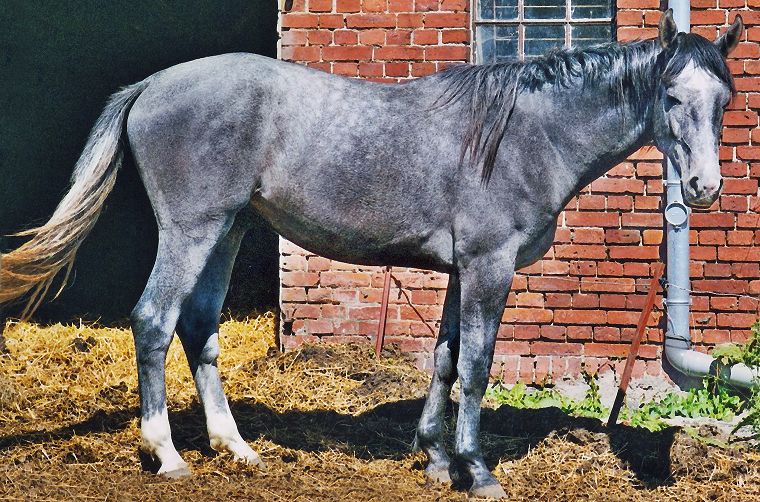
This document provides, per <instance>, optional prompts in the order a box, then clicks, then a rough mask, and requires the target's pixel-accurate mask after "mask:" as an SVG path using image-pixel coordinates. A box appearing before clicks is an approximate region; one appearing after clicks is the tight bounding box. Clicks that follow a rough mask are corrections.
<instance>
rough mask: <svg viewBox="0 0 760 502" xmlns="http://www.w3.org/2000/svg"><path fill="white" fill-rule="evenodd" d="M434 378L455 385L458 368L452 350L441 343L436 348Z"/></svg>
mask: <svg viewBox="0 0 760 502" xmlns="http://www.w3.org/2000/svg"><path fill="white" fill-rule="evenodd" d="M433 376H434V378H438V379H439V380H440V381H441V382H443V383H445V384H446V385H453V384H454V381H455V380H456V377H457V375H456V368H455V366H454V360H453V357H452V353H451V350H450V349H449V348H448V347H447V346H446V345H445V344H441V345H439V346H438V347H437V348H436V349H435V367H434V368H433Z"/></svg>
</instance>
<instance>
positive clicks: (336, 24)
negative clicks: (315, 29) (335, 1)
mask: <svg viewBox="0 0 760 502" xmlns="http://www.w3.org/2000/svg"><path fill="white" fill-rule="evenodd" d="M319 27H320V28H343V27H344V22H343V14H320V15H319Z"/></svg>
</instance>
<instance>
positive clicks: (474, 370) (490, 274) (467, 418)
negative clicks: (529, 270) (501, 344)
mask: <svg viewBox="0 0 760 502" xmlns="http://www.w3.org/2000/svg"><path fill="white" fill-rule="evenodd" d="M512 256H513V255H512V253H510V252H509V251H504V250H502V251H500V252H498V253H493V254H490V255H488V256H479V257H476V258H473V259H470V260H463V262H464V263H463V265H462V266H460V268H459V278H460V283H461V303H462V304H461V308H460V316H461V319H460V347H459V359H458V362H457V372H458V373H459V383H460V385H461V393H460V400H459V415H458V416H457V430H456V444H455V448H454V452H455V457H454V463H453V464H452V472H453V473H456V474H458V473H461V472H462V471H464V472H465V473H466V474H469V476H470V477H471V478H472V485H471V488H470V494H471V495H473V496H476V497H494V498H503V497H506V493H505V492H504V489H503V488H502V487H501V485H500V484H499V482H498V481H497V480H496V478H495V477H494V476H493V475H492V474H491V473H490V471H489V470H488V468H487V467H486V464H485V462H484V460H483V454H482V453H481V450H480V442H479V440H478V433H479V431H480V405H481V401H482V400H483V394H484V393H485V390H486V386H487V385H488V376H489V370H490V368H491V363H492V362H493V352H494V346H495V345H496V333H497V331H498V328H499V323H500V321H501V316H502V314H503V312H504V304H505V302H506V298H507V293H508V292H509V288H510V285H511V282H512V276H513V274H514V259H513V258H512Z"/></svg>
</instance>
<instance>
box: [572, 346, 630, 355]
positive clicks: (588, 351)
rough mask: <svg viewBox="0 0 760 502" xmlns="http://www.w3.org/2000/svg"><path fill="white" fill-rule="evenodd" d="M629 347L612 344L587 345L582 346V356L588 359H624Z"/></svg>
mask: <svg viewBox="0 0 760 502" xmlns="http://www.w3.org/2000/svg"><path fill="white" fill-rule="evenodd" d="M628 348H629V346H628V345H626V344H614V343H587V344H586V345H584V346H583V349H584V354H585V355H586V356H590V357H626V356H628Z"/></svg>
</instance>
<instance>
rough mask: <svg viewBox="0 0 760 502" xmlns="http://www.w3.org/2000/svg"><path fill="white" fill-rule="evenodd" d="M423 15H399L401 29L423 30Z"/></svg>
mask: <svg viewBox="0 0 760 502" xmlns="http://www.w3.org/2000/svg"><path fill="white" fill-rule="evenodd" d="M422 20H423V14H399V15H398V27H399V28H421V27H422V26H423V22H422Z"/></svg>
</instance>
